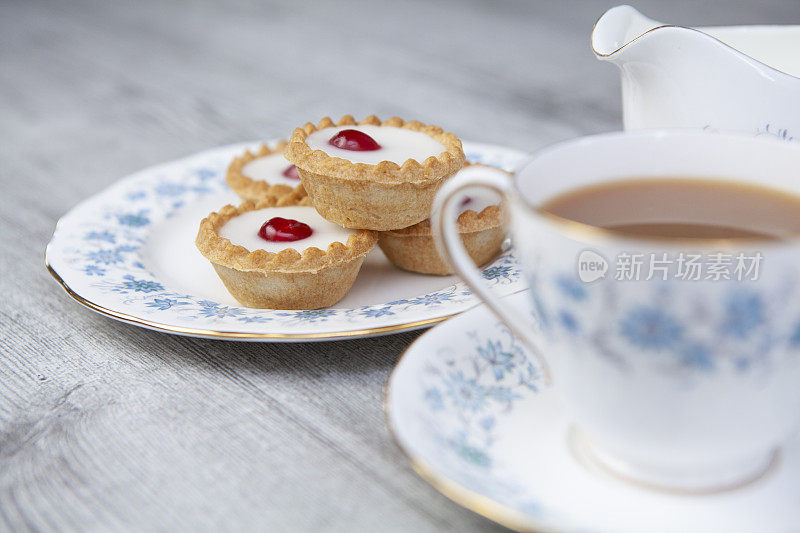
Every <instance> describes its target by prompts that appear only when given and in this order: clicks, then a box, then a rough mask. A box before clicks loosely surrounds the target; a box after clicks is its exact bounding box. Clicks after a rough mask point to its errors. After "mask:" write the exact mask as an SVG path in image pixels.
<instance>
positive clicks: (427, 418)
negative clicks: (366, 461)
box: [385, 293, 800, 533]
mask: <svg viewBox="0 0 800 533" xmlns="http://www.w3.org/2000/svg"><path fill="white" fill-rule="evenodd" d="M503 301H504V304H505V305H507V307H508V308H509V309H512V310H514V311H515V312H517V313H518V314H520V315H529V314H530V312H531V311H530V309H529V307H530V303H529V302H530V300H529V296H528V294H527V293H520V294H515V295H512V296H508V297H505V298H503ZM385 408H386V413H387V422H388V425H389V428H390V431H391V432H392V433H393V436H394V437H395V439H396V442H397V443H398V445H399V446H400V448H401V449H402V451H403V452H404V453H405V455H406V456H407V457H408V458H409V460H410V461H411V464H412V465H413V467H414V468H415V469H416V470H417V472H419V473H420V475H422V476H423V477H424V478H425V479H426V480H427V481H428V482H430V483H431V484H432V485H433V486H435V487H436V488H437V489H439V490H440V491H441V492H443V493H444V494H445V495H446V496H448V497H450V498H451V499H453V500H455V501H456V502H458V503H459V504H461V505H463V506H465V507H467V508H469V509H472V510H473V511H475V512H477V513H480V514H482V515H484V516H487V517H489V518H491V519H492V520H495V521H497V522H500V523H501V524H503V525H505V526H507V527H511V528H513V529H517V530H525V531H536V532H547V531H565V532H566V531H584V532H587V533H588V532H598V533H599V532H609V533H612V532H613V533H625V532H639V531H649V532H661V531H665V532H667V531H682V532H690V531H698V532H705V531H726V532H731V533H732V532H740V531H750V532H754V531H759V532H786V533H788V532H790V531H796V530H797V524H799V523H800V506H798V505H797V502H798V500H799V499H800V440H798V439H797V437H795V439H794V440H792V441H791V444H790V445H787V446H785V447H784V449H783V452H782V455H781V457H780V459H779V460H778V461H777V462H776V463H775V464H774V465H773V466H772V468H771V469H770V470H769V471H767V472H766V473H765V474H764V475H763V476H762V477H761V478H760V479H758V480H757V481H755V482H753V483H750V484H749V485H747V486H744V487H741V488H738V489H734V490H729V491H724V492H719V493H713V494H702V495H691V494H680V493H668V492H662V491H657V490H652V489H648V488H645V487H643V486H639V485H636V484H633V483H629V482H626V481H623V480H620V479H619V478H617V477H614V476H611V475H610V474H608V473H606V472H605V471H603V470H602V468H600V467H598V466H597V465H596V464H595V463H593V462H592V460H591V459H590V458H587V457H586V456H585V455H584V454H583V450H582V449H581V447H580V445H579V441H576V440H575V439H574V435H573V428H572V425H571V422H570V418H569V416H568V415H567V414H566V412H565V410H564V408H563V406H562V404H561V401H560V399H559V391H558V381H557V380H556V382H555V385H554V386H553V387H548V386H546V385H544V383H543V377H542V370H541V368H540V367H539V366H538V364H537V362H536V359H535V358H533V357H531V356H530V355H529V354H528V353H527V352H526V351H525V349H524V348H523V346H522V345H521V344H520V343H519V341H517V340H516V339H515V338H514V336H513V335H512V334H511V333H510V331H509V330H508V328H507V327H506V326H505V325H503V324H502V323H500V322H499V321H498V320H496V319H495V318H494V317H493V315H492V314H491V312H490V311H489V310H488V309H487V308H486V307H485V306H481V307H478V308H476V309H474V310H472V311H469V312H467V313H465V314H463V315H461V316H459V317H457V318H454V319H452V320H449V321H447V322H446V323H444V324H441V325H439V326H437V327H435V328H433V329H432V330H431V331H429V332H427V333H425V334H424V335H422V336H421V337H420V338H419V339H417V340H416V341H415V342H414V343H413V344H412V345H411V346H410V347H409V348H408V350H407V351H406V353H405V354H404V355H403V357H402V358H401V359H400V361H399V362H398V364H397V366H396V367H395V369H394V371H393V372H392V374H391V377H390V379H389V382H388V384H387V388H386V398H385Z"/></svg>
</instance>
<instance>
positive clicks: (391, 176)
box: [285, 115, 464, 231]
mask: <svg viewBox="0 0 800 533" xmlns="http://www.w3.org/2000/svg"><path fill="white" fill-rule="evenodd" d="M285 155H286V159H288V160H289V161H291V162H292V163H294V164H295V165H297V169H298V170H299V172H300V180H301V181H302V183H303V187H305V190H306V191H307V192H308V195H309V196H310V197H311V200H312V202H313V204H314V207H316V208H317V211H319V214H320V215H322V216H323V217H324V218H326V219H328V220H330V221H332V222H336V223H337V224H340V225H342V226H345V227H348V228H365V229H371V230H378V231H385V230H391V229H399V228H405V227H408V226H411V225H413V224H416V223H417V222H421V221H423V220H425V219H426V218H428V217H429V216H430V214H431V205H432V203H433V198H434V196H435V195H436V191H438V190H439V187H440V186H441V185H442V183H443V182H444V180H446V179H447V178H448V177H450V176H452V175H453V174H455V173H456V172H458V171H459V170H460V169H461V167H462V166H463V165H464V151H463V150H462V148H461V141H460V140H458V138H457V137H456V136H455V135H453V134H452V133H445V132H443V131H442V129H441V128H439V127H437V126H429V125H425V124H422V123H420V122H405V121H404V120H402V119H400V118H396V117H395V118H390V119H389V120H386V121H383V122H381V121H380V119H378V118H377V117H375V116H374V115H373V116H370V117H367V118H366V119H364V120H362V121H361V122H358V123H356V121H355V120H354V119H353V117H352V116H350V115H346V116H344V117H342V119H341V120H340V121H339V122H338V123H336V124H334V122H333V121H332V120H331V119H330V118H327V117H326V118H324V119H322V121H320V123H319V124H317V125H316V126H315V125H313V124H311V123H308V124H306V125H305V126H303V127H302V128H297V129H296V130H294V133H293V134H292V137H291V138H290V139H289V143H288V145H287V147H286V151H285Z"/></svg>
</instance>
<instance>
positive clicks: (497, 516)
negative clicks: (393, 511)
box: [383, 333, 558, 533]
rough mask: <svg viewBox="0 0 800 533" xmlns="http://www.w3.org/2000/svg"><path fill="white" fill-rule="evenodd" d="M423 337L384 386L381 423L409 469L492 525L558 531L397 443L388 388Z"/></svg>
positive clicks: (540, 532) (549, 532)
mask: <svg viewBox="0 0 800 533" xmlns="http://www.w3.org/2000/svg"><path fill="white" fill-rule="evenodd" d="M424 335H427V333H425V334H423V335H422V336H420V337H419V338H418V339H416V340H414V342H412V343H411V344H409V345H408V347H407V348H406V349H405V350H403V353H402V354H400V357H398V358H397V362H396V363H395V364H394V366H393V367H392V370H391V372H390V373H389V377H388V378H387V380H386V383H385V384H384V386H383V416H384V423H385V424H386V429H387V430H388V432H389V436H391V438H392V441H393V442H394V445H395V446H396V447H397V449H398V450H400V453H401V454H403V456H404V457H405V458H406V460H407V461H408V462H409V463H410V464H411V468H413V469H414V471H415V472H416V473H417V474H418V475H419V476H420V477H421V478H422V479H424V480H425V481H426V482H428V483H429V484H430V485H431V486H433V488H435V489H436V490H438V491H439V492H441V493H442V494H443V495H445V496H446V497H447V498H449V499H450V500H452V501H453V502H455V503H457V504H458V505H460V506H461V507H464V508H466V509H469V510H470V511H472V512H474V513H477V514H479V515H481V516H483V517H485V518H488V519H489V520H491V521H493V522H497V523H498V524H500V525H502V526H505V527H507V528H509V529H513V530H514V531H520V532H525V533H557V532H558V530H556V529H552V528H551V527H549V526H547V525H545V524H544V523H542V522H539V521H537V520H535V519H533V518H531V517H530V516H529V515H526V514H525V513H522V512H520V511H517V510H516V509H512V508H511V507H508V506H507V505H504V504H502V503H500V502H498V501H496V500H493V499H491V498H489V497H487V496H484V495H482V494H478V493H477V492H475V491H473V490H470V489H468V488H466V487H465V486H463V485H461V484H460V483H458V482H456V481H453V480H452V479H450V478H449V477H447V476H444V475H442V474H440V473H439V472H437V471H436V469H434V468H433V467H432V466H431V465H430V464H428V462H427V461H425V460H424V459H422V458H421V457H417V456H414V455H412V454H411V452H409V451H408V450H406V449H405V448H404V447H403V445H402V443H401V442H400V438H399V436H398V432H397V430H396V429H395V427H394V424H393V423H392V416H391V409H390V407H389V389H390V388H391V383H392V379H394V376H395V374H396V373H397V369H398V368H399V367H400V363H401V362H402V361H403V358H404V357H405V356H406V355H408V352H409V351H411V349H412V348H413V347H414V346H415V345H416V344H417V343H418V342H419V341H420V339H422V337H423V336H424Z"/></svg>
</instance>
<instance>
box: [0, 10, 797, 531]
mask: <svg viewBox="0 0 800 533" xmlns="http://www.w3.org/2000/svg"><path fill="white" fill-rule="evenodd" d="M611 5H612V2H610V1H609V0H597V1H589V0H585V1H580V2H523V1H521V0H518V1H503V2H490V1H483V2H481V1H478V0H470V1H461V2H459V1H455V0H453V1H444V2H430V1H424V0H418V1H413V0H397V1H394V2H386V3H381V2H358V1H355V0H336V1H330V2H320V3H316V4H313V5H312V4H311V3H303V2H288V1H285V2H272V3H264V2H252V3H249V2H237V3H232V4H225V5H223V3H222V2H213V1H203V2H188V1H175V2H158V1H152V0H139V1H137V2H127V3H122V2H119V3H110V2H102V1H100V0H97V1H76V2H40V1H23V0H20V1H16V2H9V1H8V0H3V1H2V2H0V172H2V174H0V175H1V176H2V192H1V193H0V205H2V210H1V211H0V224H2V226H0V228H1V230H0V294H2V299H0V316H1V317H2V320H1V323H0V328H1V329H2V335H1V336H0V530H39V531H56V530H58V531H87V530H109V529H111V530H121V529H124V530H128V529H137V530H206V531H209V530H212V531H217V530H243V529H248V530H268V531H287V530H291V531H317V530H320V529H324V530H340V531H352V530H356V531H415V532H422V531H441V530H453V531H465V530H493V529H495V528H497V527H498V526H495V525H494V524H492V523H491V522H489V521H487V520H485V519H483V518H481V517H479V516H477V515H475V514H472V513H471V512H469V511H466V510H464V509H461V508H460V507H458V506H457V505H455V504H453V503H451V502H450V501H449V500H447V499H446V498H444V497H443V496H441V495H439V493H437V492H436V491H435V490H434V489H432V488H431V487H429V486H428V485H427V484H426V483H425V482H423V481H422V480H421V479H420V478H418V477H417V476H416V475H415V474H414V473H413V472H412V471H411V469H410V468H409V466H408V464H407V463H406V461H405V460H404V458H403V457H402V455H401V454H400V452H399V451H398V450H397V448H396V447H395V445H394V444H393V442H392V440H391V438H390V437H389V435H388V434H387V431H386V429H385V426H384V421H383V413H382V408H381V393H382V388H383V385H384V382H385V381H386V378H387V376H388V374H389V371H390V369H391V368H392V365H393V364H394V362H395V360H396V359H397V357H398V355H399V354H400V353H401V352H402V350H403V349H404V348H405V347H406V346H407V345H408V344H409V342H411V341H412V340H413V339H414V338H415V337H416V335H417V334H415V333H407V334H399V335H394V336H387V337H381V338H376V339H368V340H354V341H342V342H329V343H319V344H267V343H263V344H258V343H252V344H249V343H240V342H221V341H212V340H202V339H191V338H182V337H176V336H171V335H167V334H163V333H156V332H152V331H147V330H143V329H139V328H136V327H133V326H129V325H125V324H121V323H118V322H115V321H112V320H110V319H108V318H105V317H102V316H100V315H97V314H94V313H92V312H91V311H89V310H87V309H85V308H83V307H81V306H80V305H79V304H77V303H76V302H74V301H72V300H71V299H70V298H69V297H67V295H66V294H65V293H64V292H63V291H62V290H61V288H59V287H58V285H57V284H56V282H55V281H54V280H53V279H51V278H50V276H49V275H48V274H47V272H46V271H45V269H44V265H43V261H42V256H43V251H44V247H45V244H46V243H47V241H48V240H49V238H50V235H51V233H52V231H53V228H54V226H55V223H56V220H58V218H59V217H60V216H61V215H62V214H64V213H65V212H66V211H67V210H68V209H69V208H71V207H72V206H73V205H75V204H76V203H77V202H78V201H80V200H81V199H83V198H85V197H87V196H89V195H92V194H94V193H96V192H98V191H100V190H102V189H103V188H105V187H107V186H108V185H110V184H112V183H113V182H114V181H115V180H117V179H119V178H120V177H122V176H125V175H127V174H129V173H131V172H133V171H135V170H137V169H140V168H143V167H146V166H149V165H153V164H156V163H159V162H163V161H167V160H170V159H174V158H178V157H181V156H184V155H188V154H191V153H193V152H196V151H200V150H204V149H206V148H210V147H214V146H217V145H222V144H227V143H231V142H236V141H242V140H250V139H256V138H273V137H277V136H283V135H286V134H287V133H288V132H290V131H291V130H292V129H293V128H294V127H295V126H297V125H300V124H302V123H304V122H306V121H309V120H314V121H316V120H318V119H319V118H321V117H323V116H325V115H332V116H339V115H341V114H344V113H352V114H354V115H356V116H358V117H361V116H364V115H367V114H370V113H376V114H378V115H379V116H382V117H388V116H391V115H399V116H402V117H408V118H415V119H420V120H423V121H426V122H432V123H435V124H439V125H441V126H443V127H444V128H445V129H447V130H450V131H453V132H455V133H457V134H459V135H460V136H461V137H462V138H465V139H469V140H476V141H485V142H492V143H500V144H506V145H509V146H513V147H515V148H521V149H525V150H534V149H536V148H538V147H541V146H543V145H545V144H548V143H551V142H553V141H557V140H561V139H566V138H570V137H575V136H579V135H584V134H588V133H594V132H601V131H608V130H615V129H619V128H620V124H621V121H620V103H619V94H618V92H619V82H618V79H617V71H616V69H615V68H614V67H612V66H610V65H606V64H602V63H600V62H598V61H596V60H595V59H594V57H593V56H592V54H591V52H590V50H589V45H588V39H589V33H590V31H591V28H592V24H593V23H594V21H595V20H596V19H597V17H599V16H600V14H602V13H603V11H604V10H605V9H606V8H608V7H610V6H611ZM636 5H637V7H639V8H640V9H641V10H642V11H643V12H644V13H645V14H647V15H649V16H652V17H654V18H656V19H660V20H665V21H668V22H673V23H678V24H697V25H699V24H737V23H748V22H751V23H754V22H762V23H772V22H790V21H794V22H795V23H797V22H798V21H800V2H797V1H795V0H786V1H783V2H779V1H777V0H767V1H759V2H757V3H756V2H740V1H735V0H734V1H729V2H722V1H716V0H715V1H704V2H688V1H681V2H661V1H659V0H648V1H643V2H638V3H637V4H636Z"/></svg>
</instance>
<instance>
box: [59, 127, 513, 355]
mask: <svg viewBox="0 0 800 533" xmlns="http://www.w3.org/2000/svg"><path fill="white" fill-rule="evenodd" d="M259 144H260V143H247V144H237V145H232V146H226V147H222V148H216V149H212V150H208V151H205V152H202V153H199V154H195V155H193V156H190V157H187V158H185V159H181V160H178V161H174V162H171V163H167V164H163V165H159V166H156V167H152V168H148V169H146V170H143V171H141V172H138V173H136V174H133V175H131V176H128V177H126V178H123V179H122V180H120V181H118V182H117V183H115V184H114V185H112V186H110V187H109V188H108V189H106V190H104V191H102V192H100V193H99V194H97V195H95V196H93V197H91V198H89V199H88V200H85V201H83V202H82V203H80V204H78V205H77V206H76V207H74V208H73V209H72V210H71V211H70V212H69V213H67V214H66V215H64V216H63V217H62V218H61V220H59V221H58V225H57V226H56V230H55V233H54V234H53V237H52V239H51V241H50V243H49V244H48V245H47V250H46V252H45V263H46V265H47V268H48V269H49V271H50V273H51V274H52V275H53V277H55V279H56V280H57V281H58V282H59V283H60V284H61V285H62V286H63V288H64V289H65V290H66V291H67V293H68V294H69V295H70V296H72V297H73V298H75V299H76V300H77V301H78V302H80V303H81V304H83V305H85V306H86V307H88V308H90V309H92V310H94V311H97V312H99V313H101V314H104V315H106V316H109V317H111V318H114V319H117V320H120V321H123V322H127V323H130V324H134V325H137V326H141V327H145V328H150V329H155V330H160V331H166V332H169V333H175V334H180V335H189V336H196V337H209V338H216V339H235V340H261V341H285V342H288V341H309V340H328V339H337V338H353V337H366V336H372V335H380V334H387V333H394V332H399V331H406V330H412V329H418V328H423V327H427V326H430V325H432V324H434V323H436V322H439V321H442V320H444V319H446V318H449V317H451V316H453V315H455V314H458V313H461V312H462V311H465V310H467V309H469V308H471V307H474V306H475V305H477V304H478V300H477V299H476V298H475V297H474V296H473V295H472V294H471V293H470V291H469V290H468V289H467V288H466V287H465V286H464V285H463V284H462V283H460V282H459V281H458V279H457V278H456V277H455V276H447V277H440V276H425V275H420V274H413V273H409V272H404V271H401V270H398V269H396V268H395V267H393V266H392V265H391V264H390V263H389V261H388V260H387V259H386V258H385V257H384V256H383V254H382V252H381V251H380V250H379V249H378V248H377V247H376V248H375V249H374V250H373V251H372V252H371V253H370V254H369V255H368V256H367V258H366V260H365V262H364V265H363V267H362V269H361V273H360V274H359V276H358V279H357V280H356V282H355V284H354V285H353V288H352V289H351V291H350V293H349V294H348V295H347V296H346V297H345V298H344V299H343V300H342V301H340V302H339V303H338V304H336V305H335V306H333V307H330V308H326V309H318V310H288V311H287V310H270V309H252V308H247V307H242V306H241V305H240V304H239V303H237V302H236V300H234V299H233V297H232V296H230V294H228V292H227V291H226V290H225V287H224V286H223V285H222V282H221V281H220V279H219V277H218V276H217V275H216V273H215V272H214V269H213V267H212V266H211V264H210V263H209V262H208V261H207V260H206V259H204V258H203V257H202V256H201V255H200V252H198V251H197V249H196V248H195V245H194V240H195V237H196V235H197V229H198V227H199V224H200V220H201V219H202V218H203V217H205V216H206V215H208V213H210V212H211V211H214V210H216V209H218V208H220V207H222V206H224V205H226V204H229V203H230V204H234V205H238V204H239V203H240V202H241V200H239V198H238V197H237V196H236V195H235V194H234V193H233V192H231V191H230V189H228V187H227V185H226V184H225V169H226V168H227V166H228V164H229V163H230V161H231V159H232V158H233V157H234V156H235V155H238V154H241V153H243V152H244V150H245V149H256V148H257V146H258V145H259ZM464 151H465V153H466V154H467V158H468V159H469V160H470V161H474V162H480V163H485V164H489V165H494V166H498V167H501V168H505V169H513V168H514V167H515V166H516V165H517V164H518V163H519V162H520V161H521V160H522V159H523V158H524V157H525V154H524V153H523V152H519V151H517V150H512V149H509V148H503V147H499V146H491V145H485V144H475V143H464ZM483 275H484V278H486V279H487V281H488V282H489V283H491V284H492V286H493V288H494V290H495V291H496V292H497V293H498V294H500V295H503V294H511V293H514V292H517V291H520V290H522V289H524V288H525V283H524V282H523V280H522V279H521V277H520V272H519V268H518V265H517V260H516V258H515V257H514V254H513V251H511V250H506V251H505V252H504V253H503V254H501V255H500V256H499V257H498V258H497V259H495V260H494V261H493V262H492V263H490V264H489V265H486V266H485V267H484V268H483Z"/></svg>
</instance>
